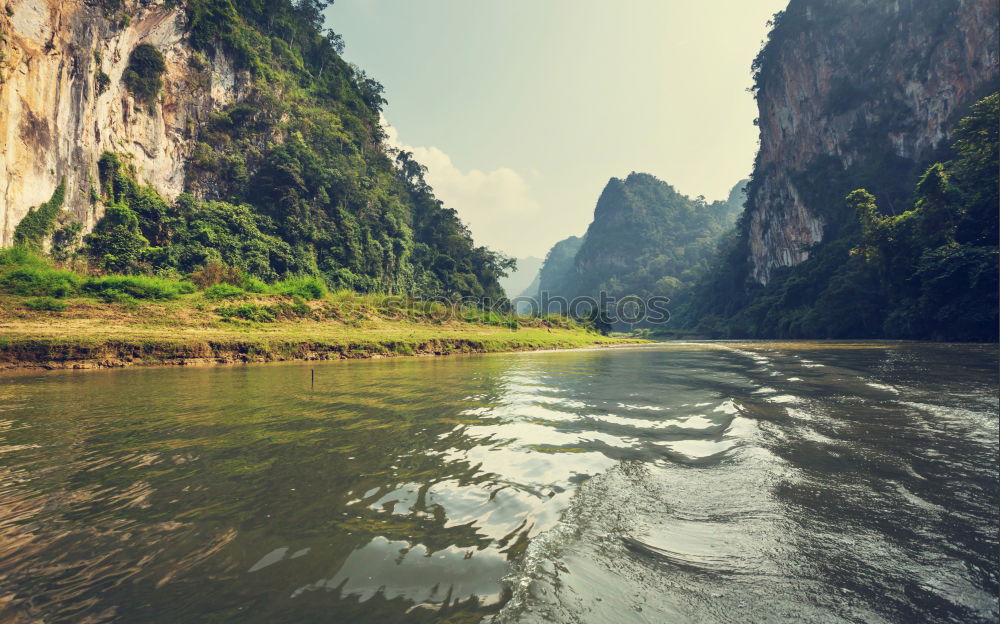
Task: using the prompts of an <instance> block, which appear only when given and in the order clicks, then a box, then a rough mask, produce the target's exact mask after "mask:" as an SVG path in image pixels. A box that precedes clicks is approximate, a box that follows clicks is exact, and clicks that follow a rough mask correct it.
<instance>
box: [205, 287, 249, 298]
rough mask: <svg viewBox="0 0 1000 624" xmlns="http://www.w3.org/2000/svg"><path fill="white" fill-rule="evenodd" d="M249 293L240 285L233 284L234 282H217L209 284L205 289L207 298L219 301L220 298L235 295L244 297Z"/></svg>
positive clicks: (233, 296)
mask: <svg viewBox="0 0 1000 624" xmlns="http://www.w3.org/2000/svg"><path fill="white" fill-rule="evenodd" d="M246 294H247V291H245V290H243V289H242V288H240V287H239V286H233V285H232V284H226V283H222V284H216V285H215V286H209V287H208V288H206V289H205V298H206V299H212V300H215V301H218V300H219V299H232V298H235V297H242V296H244V295H246Z"/></svg>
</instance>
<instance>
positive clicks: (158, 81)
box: [97, 43, 167, 112]
mask: <svg viewBox="0 0 1000 624" xmlns="http://www.w3.org/2000/svg"><path fill="white" fill-rule="evenodd" d="M166 70H167V65H166V63H165V62H164V60H163V54H162V53H160V51H159V50H157V49H156V46H154V45H152V44H149V43H140V44H139V45H137V46H136V47H135V49H134V50H132V54H131V55H129V58H128V66H127V67H126V68H125V71H124V73H122V81H123V82H124V83H125V86H126V87H128V90H129V91H130V92H131V93H132V95H133V96H134V97H135V99H136V100H138V101H140V102H142V103H144V104H146V106H147V107H148V108H149V110H150V112H152V111H153V110H154V109H155V106H156V96H157V95H159V93H160V89H162V88H163V72H165V71H166ZM98 72H99V73H98V85H97V86H98V91H99V92H103V89H102V88H101V80H100V76H101V74H103V72H101V71H100V70H98Z"/></svg>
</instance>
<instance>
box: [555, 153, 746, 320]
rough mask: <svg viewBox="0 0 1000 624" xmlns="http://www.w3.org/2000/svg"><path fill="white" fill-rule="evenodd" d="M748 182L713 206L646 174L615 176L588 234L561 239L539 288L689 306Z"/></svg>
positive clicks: (568, 295)
mask: <svg viewBox="0 0 1000 624" xmlns="http://www.w3.org/2000/svg"><path fill="white" fill-rule="evenodd" d="M743 185H744V182H741V183H740V184H738V185H737V186H736V187H734V188H733V190H732V192H731V193H730V194H729V197H728V199H727V200H726V201H717V202H713V203H711V204H709V203H707V202H705V201H704V199H702V198H698V199H691V198H689V197H687V196H685V195H681V194H680V193H678V192H677V191H676V190H675V189H674V188H673V187H672V186H670V185H669V184H667V183H666V182H663V181H662V180H658V179H657V178H655V177H654V176H651V175H649V174H646V173H632V174H630V175H629V176H628V177H627V178H625V179H624V180H621V179H618V178H612V179H611V180H610V181H609V182H608V184H607V186H606V187H605V188H604V191H603V192H602V193H601V196H600V198H599V199H598V201H597V206H596V208H595V210H594V220H593V222H592V223H591V224H590V226H589V227H588V228H587V233H586V235H585V236H584V237H583V238H577V237H571V238H569V239H566V240H564V241H561V242H559V243H557V244H556V246H554V247H553V248H552V250H551V251H550V252H549V255H548V257H547V258H546V261H545V265H544V266H543V267H542V270H541V273H540V283H539V291H540V292H541V291H544V292H547V293H548V294H549V295H550V296H562V297H566V298H567V299H572V298H573V297H577V296H590V297H595V298H597V297H599V295H600V293H602V292H604V293H606V294H607V295H608V296H612V297H616V298H621V297H625V296H628V295H636V296H639V297H649V296H654V295H655V296H664V297H669V298H670V299H671V300H673V301H675V302H676V301H683V299H684V297H685V295H686V293H687V291H688V289H689V288H690V287H691V286H692V285H693V284H694V283H696V282H697V280H698V279H699V278H700V276H701V275H702V274H703V273H704V272H705V271H706V270H707V268H708V266H709V262H710V259H711V258H712V256H713V254H714V252H715V247H716V244H717V243H718V240H719V237H720V236H722V234H723V233H724V232H725V231H726V230H727V229H728V228H731V227H732V225H733V223H734V222H735V220H736V217H737V215H738V214H739V212H740V210H741V209H742V203H743V191H742V189H743Z"/></svg>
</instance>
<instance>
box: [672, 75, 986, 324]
mask: <svg viewBox="0 0 1000 624" xmlns="http://www.w3.org/2000/svg"><path fill="white" fill-rule="evenodd" d="M998 118H1000V95H998V94H993V95H991V96H989V97H987V98H985V99H983V100H981V101H980V102H978V103H977V104H975V105H974V106H973V107H972V109H971V113H970V115H969V116H967V117H966V118H964V119H963V120H961V121H960V123H959V124H958V127H957V129H956V131H955V135H954V136H955V139H956V140H955V143H954V152H953V156H954V158H953V159H952V160H949V161H946V162H941V163H935V164H933V165H931V166H930V167H928V168H927V169H926V170H925V173H924V174H923V176H921V178H920V180H919V182H918V183H917V185H916V189H915V191H914V192H913V195H912V199H911V201H910V202H909V209H908V210H905V211H902V212H901V213H900V214H895V215H894V214H892V213H888V214H886V213H883V212H881V211H880V209H879V207H878V201H877V198H876V196H875V195H872V194H871V193H869V192H868V191H866V190H864V189H858V190H856V191H853V192H851V193H850V194H849V195H848V196H847V198H846V200H842V201H841V202H840V206H841V209H840V214H842V215H846V216H847V219H841V221H842V223H841V225H840V226H839V227H838V228H833V229H830V230H829V232H830V236H829V238H827V240H825V241H824V242H823V243H821V244H819V245H817V246H816V247H815V248H814V249H813V250H812V253H811V256H810V258H809V259H808V260H806V261H805V262H803V263H802V264H799V265H797V266H794V267H787V268H784V269H780V270H778V271H776V272H775V273H774V275H773V276H772V279H771V280H770V281H769V282H768V284H767V286H766V287H759V286H756V287H755V286H750V287H748V286H747V282H746V273H745V262H746V261H745V258H746V238H745V236H743V237H741V236H738V235H737V236H733V237H731V238H729V239H727V240H726V241H725V242H724V243H723V245H722V246H721V247H720V254H719V259H718V260H717V262H716V265H715V267H714V269H713V271H712V272H711V274H710V276H709V278H708V279H707V280H706V281H705V282H704V283H703V284H702V285H701V286H700V287H699V289H698V293H697V296H696V297H695V299H694V301H693V302H691V303H690V305H689V306H687V307H686V308H685V309H684V310H683V313H682V315H681V318H680V319H679V322H680V323H682V324H687V325H688V326H691V327H694V326H697V327H698V328H699V329H700V330H702V331H703V332H705V333H707V334H709V335H712V336H730V337H787V338H863V337H870V338H875V337H890V338H925V339H926V338H931V339H939V340H989V341H995V340H997V321H998V318H997V308H998V301H997V290H998V283H997V271H998V265H997V257H998V250H997V229H998V228H997V208H996V201H997V197H998V192H1000V188H998V167H1000V165H998V162H997V151H998V149H1000V141H998V130H997V123H996V120H997V119H998ZM845 202H846V205H845ZM743 227H744V228H745V225H744V226H743ZM748 288H749V290H748Z"/></svg>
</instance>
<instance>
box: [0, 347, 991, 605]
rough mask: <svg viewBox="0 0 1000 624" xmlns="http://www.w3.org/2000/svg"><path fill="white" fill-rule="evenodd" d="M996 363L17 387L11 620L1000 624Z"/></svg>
mask: <svg viewBox="0 0 1000 624" xmlns="http://www.w3.org/2000/svg"><path fill="white" fill-rule="evenodd" d="M997 366H998V357H997V348H996V346H995V345H992V346H983V345H965V346H961V345H934V344H926V345H925V344H895V343H886V344H876V343H870V344H866V343H861V344H853V345H851V344H836V343H741V344H737V343H728V344H724V343H702V344H697V343H669V344H659V345H649V346H636V347H629V348H621V349H595V350H579V351H566V352H544V353H542V352H539V353H518V354H495V355H485V356H471V357H464V356H463V357H454V358H401V359H392V360H380V361H351V362H331V363H322V364H320V363H317V364H310V363H294V364H274V365H266V366H244V367H216V368H211V367H206V368H187V369H184V368H178V369H169V368H146V369H142V368H136V369H126V370H118V371H81V372H72V371H62V372H46V373H44V374H16V375H10V374H8V375H5V376H3V377H0V621H3V622H7V621H11V622H20V621H29V620H30V621H35V620H38V621H47V622H63V621H66V622H103V621H116V622H170V623H176V622H320V621H323V622H361V623H369V622H371V623H383V622H449V623H458V622H462V623H465V622H479V621H485V622H496V623H501V624H502V623H508V622H556V623H564V622H587V623H590V622H609V623H618V622H650V623H652V622H656V623H660V622H907V623H908V622H991V621H994V622H995V621H996V620H997V618H998V617H1000V609H998V603H997V593H998V589H1000V579H998V576H1000V566H998V554H1000V550H998V539H997V531H998V526H1000V518H998V505H1000V479H998V467H997V458H998V455H997V454H998V448H1000V443H998V437H1000V433H998V427H1000V424H998V423H1000V421H998V379H997ZM312 373H315V381H314V382H313V381H312V379H313V376H312Z"/></svg>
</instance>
